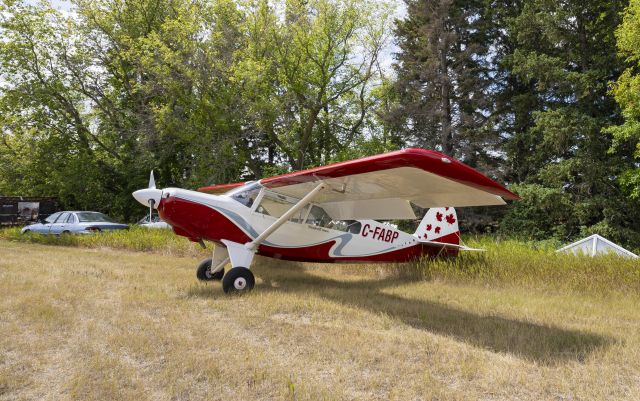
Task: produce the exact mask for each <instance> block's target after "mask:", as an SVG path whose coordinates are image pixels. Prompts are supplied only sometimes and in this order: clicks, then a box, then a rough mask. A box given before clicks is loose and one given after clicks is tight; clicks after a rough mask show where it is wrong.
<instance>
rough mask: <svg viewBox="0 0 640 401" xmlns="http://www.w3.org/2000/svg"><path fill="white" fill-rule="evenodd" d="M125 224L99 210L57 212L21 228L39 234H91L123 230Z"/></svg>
mask: <svg viewBox="0 0 640 401" xmlns="http://www.w3.org/2000/svg"><path fill="white" fill-rule="evenodd" d="M127 228H129V226H128V225H126V224H120V223H116V222H115V221H113V220H112V219H111V218H110V217H109V216H107V215H105V214H103V213H99V212H77V211H68V212H58V213H54V214H52V215H51V216H49V217H47V218H46V219H45V220H44V221H42V222H40V223H36V224H31V225H28V226H25V227H23V228H22V231H21V232H22V234H24V233H28V232H34V233H40V234H58V235H60V234H67V233H69V234H71V233H73V234H91V233H96V232H100V231H107V230H124V229H127Z"/></svg>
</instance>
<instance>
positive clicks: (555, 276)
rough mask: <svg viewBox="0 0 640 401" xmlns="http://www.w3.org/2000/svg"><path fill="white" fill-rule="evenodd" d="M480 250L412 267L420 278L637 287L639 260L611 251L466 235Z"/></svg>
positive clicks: (597, 289) (599, 289)
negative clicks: (583, 251) (571, 250)
mask: <svg viewBox="0 0 640 401" xmlns="http://www.w3.org/2000/svg"><path fill="white" fill-rule="evenodd" d="M467 245H468V246H470V247H473V248H482V249H485V252H462V253H461V254H460V255H459V256H458V257H456V258H451V259H435V260H429V259H425V260H423V261H421V262H420V263H418V264H416V265H415V267H409V269H411V268H413V269H415V270H416V271H417V273H418V274H419V275H420V276H422V277H423V278H425V279H429V280H434V279H438V280H445V281H457V282H479V283H483V284H486V285H495V284H511V285H515V286H519V287H528V288H537V289H553V290H558V289H559V290H570V291H579V292H588V293H594V294H608V293H611V292H623V293H638V292H640V260H639V259H629V258H623V257H620V256H616V255H613V254H610V255H603V256H596V257H590V256H584V255H580V256H576V255H572V254H565V253H557V252H556V249H557V247H559V244H555V243H550V242H532V241H518V240H500V241H496V240H494V239H491V238H489V237H481V238H475V239H470V240H469V241H467Z"/></svg>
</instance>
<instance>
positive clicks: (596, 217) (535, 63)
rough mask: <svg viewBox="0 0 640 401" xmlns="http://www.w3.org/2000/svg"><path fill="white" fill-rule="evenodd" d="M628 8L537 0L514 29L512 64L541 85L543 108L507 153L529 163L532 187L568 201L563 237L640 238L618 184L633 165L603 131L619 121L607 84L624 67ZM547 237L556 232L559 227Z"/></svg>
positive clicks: (521, 172) (634, 216)
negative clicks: (622, 38)
mask: <svg viewBox="0 0 640 401" xmlns="http://www.w3.org/2000/svg"><path fill="white" fill-rule="evenodd" d="M623 6H624V4H623V3H622V2H621V1H588V2H584V1H580V0H571V1H565V2H551V1H547V0H531V1H528V2H526V3H525V4H524V7H523V9H522V12H521V13H520V14H519V15H518V16H517V17H516V18H514V19H513V20H512V25H511V26H510V27H509V30H510V31H511V32H512V33H513V35H515V43H516V44H517V47H516V49H515V50H514V51H513V53H511V54H510V55H508V56H507V60H506V61H507V62H508V65H509V67H510V69H511V73H512V74H514V75H516V76H517V77H518V78H519V79H521V80H522V81H523V82H524V83H525V84H526V85H527V86H529V85H532V86H534V91H535V92H534V93H535V95H536V97H537V100H536V102H533V103H532V104H534V105H537V107H536V109H535V111H534V112H533V114H532V117H533V125H532V126H531V127H530V128H528V129H527V130H526V131H524V132H520V133H518V135H515V136H514V137H512V139H511V143H510V145H512V146H510V147H507V149H508V150H509V154H508V156H509V158H510V159H512V160H515V161H514V163H513V164H514V165H515V166H526V168H522V167H521V168H519V175H520V176H521V178H525V181H526V182H527V183H531V184H538V185H540V186H542V187H543V188H549V189H555V190H561V191H562V192H563V193H565V194H567V195H568V196H569V199H570V201H571V204H573V210H572V215H571V216H565V217H564V218H563V219H562V220H561V221H556V222H555V224H554V225H556V226H561V227H562V228H563V230H557V229H555V233H556V234H558V235H559V236H561V237H571V236H575V235H577V234H583V235H584V234H587V233H590V232H599V233H601V234H603V235H609V236H611V237H613V239H614V240H619V241H625V242H628V241H630V240H631V239H632V238H637V236H638V228H639V227H640V216H638V213H637V212H635V210H633V207H632V205H631V204H629V202H628V201H627V199H626V198H625V197H624V194H623V193H622V191H621V190H620V188H619V186H618V185H617V182H616V179H617V177H618V176H619V175H620V173H621V172H622V171H623V170H624V169H625V168H626V167H628V166H629V161H630V160H629V158H628V156H627V155H625V154H624V152H620V153H618V154H611V153H610V152H609V151H608V150H609V148H610V146H611V143H612V138H611V135H609V134H603V132H602V129H603V127H606V126H608V125H610V124H612V123H616V122H617V121H619V119H620V112H619V110H618V107H617V106H616V104H615V102H614V101H613V99H612V98H611V97H610V96H608V94H607V91H608V87H607V85H608V83H609V82H610V81H611V80H613V79H615V78H616V77H617V76H618V75H619V73H620V70H621V67H622V66H621V62H620V60H618V58H617V57H616V52H615V38H614V34H613V33H614V31H615V28H616V27H617V26H618V24H619V23H620V12H621V11H622V8H623ZM525 174H526V175H525ZM523 175H525V176H524V177H523ZM530 206H531V205H529V207H530ZM515 207H516V209H517V208H522V207H528V206H526V204H525V203H522V204H521V205H515ZM533 207H543V206H542V205H538V206H533ZM514 213H519V211H518V210H516V211H514ZM519 214H520V215H523V214H522V213H519ZM513 228H515V229H516V230H517V227H513ZM560 231H561V232H560ZM540 232H542V233H545V234H547V235H550V234H552V233H554V227H548V228H547V230H541V231H540Z"/></svg>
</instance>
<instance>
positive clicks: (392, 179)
mask: <svg viewBox="0 0 640 401" xmlns="http://www.w3.org/2000/svg"><path fill="white" fill-rule="evenodd" d="M318 180H322V181H323V182H325V183H326V184H328V186H329V188H330V189H327V190H324V191H322V192H320V193H319V194H318V195H317V196H316V198H315V199H314V203H315V204H317V205H319V206H321V207H322V208H324V209H325V211H326V212H327V213H328V214H329V216H331V218H333V219H336V220H348V219H353V220H357V219H377V220H391V219H415V218H416V216H415V213H414V212H413V208H412V207H411V203H413V204H415V205H417V206H419V207H421V208H432V207H464V206H488V205H503V204H505V201H504V200H503V199H502V198H501V197H500V196H498V195H494V194H492V193H490V192H488V191H484V190H483V189H481V188H477V187H473V186H470V185H465V184H464V183H460V182H457V181H454V180H451V179H448V178H445V177H442V176H440V175H437V174H434V173H431V172H428V171H425V170H422V169H419V168H414V167H398V168H392V169H387V170H379V171H372V172H367V173H362V174H354V175H348V176H344V177H337V178H321V177H316V180H313V181H311V180H309V181H307V182H300V183H293V184H289V185H284V186H277V187H275V188H269V190H270V191H272V192H275V193H280V194H283V195H287V196H291V197H294V198H302V197H304V196H305V195H306V194H307V193H309V192H310V191H311V190H312V189H313V188H314V187H315V186H317V185H318Z"/></svg>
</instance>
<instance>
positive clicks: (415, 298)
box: [0, 240, 640, 401]
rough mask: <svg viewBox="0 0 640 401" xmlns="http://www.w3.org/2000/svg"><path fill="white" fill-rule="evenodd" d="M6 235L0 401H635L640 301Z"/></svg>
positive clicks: (1, 250)
mask: <svg viewBox="0 0 640 401" xmlns="http://www.w3.org/2000/svg"><path fill="white" fill-rule="evenodd" d="M196 263H197V260H195V259H193V258H178V257H171V256H162V255H158V254H145V253H136V252H126V251H114V250H106V249H78V248H66V247H53V246H44V245H36V244H20V243H12V242H8V241H1V240H0V400H41V399H42V400H111V399H114V400H135V401H142V400H205V399H206V400H216V399H220V400H254V399H256V400H323V399H326V400H334V399H335V400H368V399H376V400H388V399H390V400H436V399H437V400H450V399H452V400H463V399H465V400H466V399H468V400H478V399H483V400H502V399H509V400H511V399H518V400H547V399H548V400H566V399H570V400H587V399H588V400H605V399H615V400H623V399H628V400H637V399H640V308H638V305H639V302H638V301H640V296H639V295H638V294H634V293H626V294H625V293H615V292H612V293H608V294H606V295H603V294H600V295H589V294H588V293H565V292H562V291H551V290H546V291H545V290H535V289H531V288H529V289H523V288H518V287H516V286H508V287H504V288H491V287H487V286H486V285H484V284H476V283H460V282H458V283H450V282H445V281H437V280H436V281H418V280H411V279H402V278H399V277H394V276H393V275H392V274H383V273H384V271H382V273H381V270H380V269H372V268H370V267H367V266H354V267H350V268H347V267H340V266H322V267H310V266H303V267H301V266H298V265H294V264H285V263H279V262H275V263H274V262H272V261H267V260H265V259H258V260H257V263H255V266H254V272H255V273H256V276H257V285H256V289H255V290H254V291H253V292H252V293H250V294H248V295H247V296H242V297H238V296H226V295H225V294H223V292H222V290H221V288H220V286H219V285H218V284H200V283H198V282H196V280H195V274H194V268H195V265H196Z"/></svg>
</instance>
